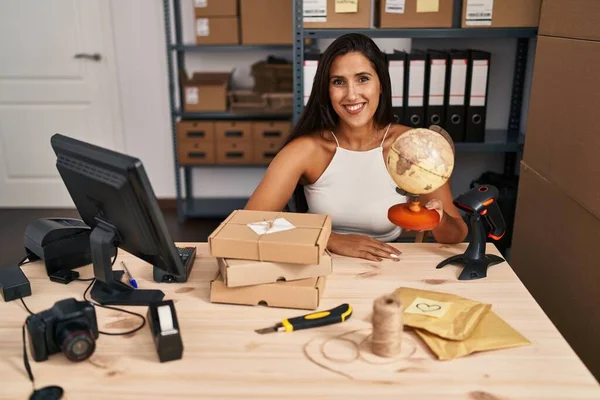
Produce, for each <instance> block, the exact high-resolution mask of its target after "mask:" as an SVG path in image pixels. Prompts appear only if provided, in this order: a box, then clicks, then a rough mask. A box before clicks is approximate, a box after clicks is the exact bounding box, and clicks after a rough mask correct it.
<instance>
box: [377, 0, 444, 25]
mask: <svg viewBox="0 0 600 400" xmlns="http://www.w3.org/2000/svg"><path fill="white" fill-rule="evenodd" d="M391 4H392V3H390V4H388V2H387V1H386V0H377V8H376V10H377V16H378V19H379V21H378V24H377V26H378V27H380V28H451V27H452V17H453V15H454V0H436V1H426V0H406V2H405V4H404V9H403V10H402V12H400V11H401V10H399V9H398V8H393V7H391V8H390V7H389V6H390V5H391Z"/></svg>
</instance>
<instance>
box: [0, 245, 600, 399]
mask: <svg viewBox="0 0 600 400" xmlns="http://www.w3.org/2000/svg"><path fill="white" fill-rule="evenodd" d="M179 245H186V244H184V243H180V244H179ZM192 245H195V246H197V247H198V254H197V258H196V262H195V265H194V269H193V272H192V275H191V278H190V280H189V281H188V282H187V283H182V284H157V283H154V282H153V281H152V269H151V268H150V266H149V265H148V264H146V263H145V262H143V261H140V260H139V259H137V258H135V257H133V256H131V255H129V254H126V253H123V252H122V251H121V252H120V255H119V259H118V260H117V262H116V263H115V269H117V268H118V265H119V261H120V260H123V261H125V263H126V264H127V266H128V267H129V269H130V271H131V272H132V274H133V275H134V277H135V278H136V279H137V280H138V285H139V287H140V289H144V288H159V289H161V290H163V291H164V292H165V299H174V300H176V310H177V314H178V318H179V323H180V327H181V332H182V338H183V341H184V354H183V359H181V360H178V361H173V362H168V363H160V362H159V361H158V357H157V354H156V350H155V347H154V344H153V342H152V337H151V335H150V331H149V328H148V326H146V327H144V329H142V330H141V331H139V332H137V333H136V334H134V335H132V336H130V337H124V336H106V335H100V338H99V339H98V342H97V347H96V351H95V353H94V354H93V356H92V357H91V358H90V359H88V360H87V361H84V362H81V363H72V362H69V361H68V360H67V359H66V358H65V357H64V356H63V355H62V353H60V354H55V355H53V356H51V357H50V359H49V360H47V361H44V362H40V363H37V362H34V361H31V363H32V370H33V374H34V376H35V378H36V387H38V388H39V387H43V386H46V385H52V384H58V385H61V386H62V387H63V388H64V389H65V397H64V398H66V399H85V400H91V399H113V398H116V399H175V398H186V399H192V398H207V399H217V398H218V399H229V398H254V399H267V398H281V399H290V398H294V399H296V398H311V399H313V398H315V399H316V398H319V399H321V398H322V399H333V398H343V399H350V398H359V399H369V398H373V399H378V398H394V399H400V398H402V399H436V400H437V399H467V400H507V399H571V400H572V399H584V398H585V399H600V387H599V385H598V382H597V381H596V380H595V379H594V377H593V376H592V375H591V374H590V372H589V371H588V370H587V369H586V368H585V366H584V365H583V364H582V362H581V361H580V360H579V358H578V357H577V356H576V355H575V353H574V352H573V350H572V349H571V348H570V346H569V345H568V344H567V342H566V341H565V340H564V338H563V337H562V336H561V335H560V334H559V332H558V331H557V330H556V328H555V327H554V325H553V324H552V323H551V322H550V320H549V319H548V317H547V316H546V315H545V314H544V312H543V311H542V309H541V308H540V307H539V305H538V304H537V303H536V302H535V300H534V299H533V298H532V296H531V295H530V294H529V292H528V291H527V290H526V288H525V287H524V286H523V284H522V283H521V282H520V281H519V279H518V277H517V276H516V275H515V273H514V272H513V271H512V269H511V268H510V266H509V265H508V264H507V263H502V264H499V265H496V266H493V267H491V268H490V270H489V272H488V277H487V278H486V279H482V280H477V281H469V282H464V281H458V280H457V279H456V278H457V276H458V273H459V272H460V267H455V266H447V267H445V268H443V269H441V270H436V269H435V266H436V265H437V263H438V262H439V261H441V260H442V259H444V258H446V257H448V256H451V255H453V254H459V253H462V252H463V251H464V249H465V248H466V245H465V244H460V245H456V246H445V245H440V244H437V243H425V244H396V246H398V248H400V249H401V250H402V252H403V255H402V257H401V261H399V262H393V261H384V262H382V263H380V266H381V271H380V273H379V274H377V275H374V276H370V275H372V274H362V273H364V272H368V271H371V270H373V267H371V266H370V264H373V263H371V262H368V261H365V260H360V259H352V258H345V257H339V256H334V274H333V275H332V276H330V277H329V278H328V280H327V284H326V288H325V292H324V296H323V299H322V301H321V305H320V307H319V309H320V310H323V309H327V308H331V307H335V306H337V305H339V304H341V303H344V302H347V303H350V304H351V305H352V306H353V308H354V314H353V316H352V318H351V319H350V320H349V321H347V322H346V323H343V324H336V325H333V326H329V327H323V328H317V329H312V330H306V331H298V332H293V333H279V334H275V333H272V334H267V335H259V334H257V333H255V332H254V329H257V328H263V327H266V326H269V325H270V324H274V323H275V322H278V321H280V320H281V319H283V318H288V317H293V316H297V315H301V314H304V313H306V312H305V311H302V310H290V309H277V308H268V307H263V306H255V307H252V306H238V305H226V304H211V303H210V302H209V300H208V299H209V284H210V280H211V279H212V278H213V277H214V276H215V273H216V271H217V264H216V261H215V259H213V258H212V257H210V256H209V255H208V247H207V244H206V243H193V244H192ZM488 252H491V253H494V254H499V253H498V251H497V249H496V248H495V247H494V246H493V245H489V247H488ZM79 270H80V273H81V277H82V278H85V277H90V276H91V274H92V270H91V266H86V267H83V268H80V269H79ZM23 271H24V272H25V274H26V275H27V277H28V278H29V279H30V281H31V288H32V292H33V294H32V296H30V297H27V298H25V300H26V304H27V305H28V306H29V308H30V309H31V310H32V311H33V312H39V311H42V310H45V309H48V308H50V307H51V306H52V305H53V304H54V302H56V301H58V300H61V299H64V298H67V297H75V298H77V299H79V300H81V299H82V295H83V292H84V290H85V288H86V287H87V285H88V282H72V283H70V284H69V285H61V284H57V283H53V282H50V280H49V279H48V278H47V276H46V275H45V270H44V267H43V265H42V264H41V263H39V262H37V263H32V264H27V265H24V266H23ZM361 274H362V275H361ZM400 286H407V287H413V288H421V289H427V290H435V291H441V292H447V293H453V294H456V295H459V296H463V297H467V298H470V299H473V300H477V301H481V302H487V303H491V304H492V310H493V311H495V312H496V313H497V314H498V315H499V316H500V317H501V318H503V319H504V320H505V321H506V322H507V323H508V324H510V325H511V326H512V327H513V328H515V329H516V330H518V331H519V332H520V333H521V334H523V335H524V336H525V337H526V338H528V339H529V340H530V341H531V342H532V343H533V344H532V345H531V346H526V347H518V348H512V349H504V350H496V351H490V352H482V353H476V354H472V355H470V356H467V357H464V358H460V359H456V360H453V361H437V359H436V358H435V357H434V355H433V354H432V353H431V352H430V351H429V350H428V348H427V347H426V346H425V345H424V344H423V343H422V342H421V341H420V340H419V339H418V338H417V337H416V336H415V335H414V333H412V332H410V333H407V334H406V336H405V340H404V341H403V349H404V350H403V353H404V352H405V353H406V355H408V354H409V353H410V352H412V349H413V348H416V351H415V352H414V354H412V356H410V357H408V358H407V357H401V358H400V359H398V360H396V361H393V362H391V363H387V364H370V363H366V362H364V361H362V359H359V360H355V361H353V362H345V361H344V360H349V359H351V358H352V354H353V351H356V350H355V348H354V347H352V346H350V345H349V343H348V342H346V341H330V342H328V343H327V344H326V345H325V346H324V351H326V353H327V354H328V355H329V357H330V358H335V359H338V360H339V361H330V360H328V359H327V358H325V357H323V356H322V353H321V346H322V345H323V343H324V342H325V340H326V339H327V338H331V337H333V336H336V335H339V334H343V333H345V332H349V331H353V330H360V331H359V332H358V333H356V334H354V335H355V336H356V335H358V337H354V338H352V337H350V336H349V337H348V339H350V340H354V339H357V340H358V339H360V335H361V334H362V335H363V337H364V335H365V334H368V332H369V328H370V326H371V325H370V323H369V316H370V314H371V311H372V306H373V300H374V299H375V298H377V297H378V296H380V295H382V294H386V293H390V292H392V291H394V290H395V289H396V288H398V287H400ZM130 309H133V310H137V311H139V312H141V313H143V314H144V315H145V313H146V308H145V307H131V308H130ZM574 312H576V311H574ZM97 315H98V325H99V327H100V328H101V329H102V330H107V331H114V332H117V331H124V330H127V329H131V328H133V327H135V326H137V324H138V322H139V319H136V318H134V317H132V316H129V315H127V314H123V313H119V312H116V311H111V310H106V309H102V308H97ZM26 317H27V313H26V311H25V310H24V309H23V306H22V304H21V303H20V302H19V301H12V302H9V303H4V302H2V303H0V377H1V381H2V384H1V385H0V398H7V399H25V398H28V396H29V394H30V393H31V383H30V382H29V380H28V379H27V375H26V372H25V369H24V367H23V355H22V340H21V326H22V324H23V322H24V320H25V318H26ZM365 332H366V333H365ZM590 351H598V348H597V344H590ZM307 355H308V356H310V357H312V358H313V359H315V360H316V361H317V362H319V363H322V364H324V365H326V366H328V367H330V368H332V369H334V370H336V371H338V372H341V373H343V374H345V375H346V376H344V375H342V374H339V373H334V372H331V371H329V370H327V369H324V368H323V367H321V366H318V365H316V364H314V363H313V362H311V361H310V360H309V359H308V358H307ZM367 358H368V357H367ZM380 360H381V359H379V360H372V359H371V362H379V361H380ZM371 396H372V397H371Z"/></svg>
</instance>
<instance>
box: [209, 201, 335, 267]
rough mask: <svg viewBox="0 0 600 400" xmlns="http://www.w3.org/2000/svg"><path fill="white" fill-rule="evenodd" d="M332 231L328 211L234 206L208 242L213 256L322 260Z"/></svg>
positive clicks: (294, 260)
mask: <svg viewBox="0 0 600 400" xmlns="http://www.w3.org/2000/svg"><path fill="white" fill-rule="evenodd" d="M330 234H331V217H330V216H328V215H324V214H303V213H289V212H276V211H253V210H235V211H234V212H232V213H231V214H230V215H229V217H227V219H226V220H225V221H223V222H222V223H221V224H220V225H219V227H217V229H215V231H214V232H213V233H211V235H210V236H209V238H208V244H209V248H210V253H211V256H213V257H222V258H236V259H243V260H258V261H275V262H284V263H293V264H319V263H320V262H321V260H322V258H323V254H324V252H325V249H326V248H327V242H328V241H329V235H330Z"/></svg>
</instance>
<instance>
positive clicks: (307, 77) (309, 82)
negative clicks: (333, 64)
mask: <svg viewBox="0 0 600 400" xmlns="http://www.w3.org/2000/svg"><path fill="white" fill-rule="evenodd" d="M318 65H319V61H317V60H304V81H303V83H304V105H306V103H308V98H309V97H310V93H311V92H312V86H313V81H314V79H315V75H316V74H317V67H318Z"/></svg>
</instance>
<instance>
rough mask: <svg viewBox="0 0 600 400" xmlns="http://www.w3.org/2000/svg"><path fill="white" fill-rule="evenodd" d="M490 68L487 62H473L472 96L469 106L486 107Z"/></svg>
mask: <svg viewBox="0 0 600 400" xmlns="http://www.w3.org/2000/svg"><path fill="white" fill-rule="evenodd" d="M488 68H489V66H488V62H487V60H473V72H472V76H471V94H470V100H469V104H470V105H472V106H482V107H483V106H485V98H486V89H487V80H488Z"/></svg>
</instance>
